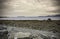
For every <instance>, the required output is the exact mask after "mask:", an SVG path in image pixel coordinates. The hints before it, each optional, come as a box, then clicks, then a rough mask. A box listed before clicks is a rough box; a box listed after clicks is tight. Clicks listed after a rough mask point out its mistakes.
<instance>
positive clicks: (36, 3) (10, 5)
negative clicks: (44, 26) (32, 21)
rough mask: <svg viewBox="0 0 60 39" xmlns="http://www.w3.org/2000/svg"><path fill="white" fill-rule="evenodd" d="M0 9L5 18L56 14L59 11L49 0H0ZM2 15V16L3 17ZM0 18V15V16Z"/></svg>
mask: <svg viewBox="0 0 60 39" xmlns="http://www.w3.org/2000/svg"><path fill="white" fill-rule="evenodd" d="M1 1H2V3H0V4H1V8H0V11H2V13H3V15H5V16H39V15H43V16H44V15H52V14H58V12H59V9H58V8H57V7H56V6H57V5H56V6H55V7H54V3H55V2H52V1H51V0H43V1H42V0H5V1H4V0H1ZM3 15H2V16H3ZM0 16H1V15H0Z"/></svg>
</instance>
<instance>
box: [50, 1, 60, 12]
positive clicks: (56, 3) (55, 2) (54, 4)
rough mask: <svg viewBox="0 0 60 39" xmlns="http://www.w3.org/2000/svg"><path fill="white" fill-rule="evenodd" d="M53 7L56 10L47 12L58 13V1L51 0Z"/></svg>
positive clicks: (59, 6)
mask: <svg viewBox="0 0 60 39" xmlns="http://www.w3.org/2000/svg"><path fill="white" fill-rule="evenodd" d="M53 6H54V7H56V8H57V9H56V10H53V11H49V12H54V13H60V0H53Z"/></svg>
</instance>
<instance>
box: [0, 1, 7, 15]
mask: <svg viewBox="0 0 60 39" xmlns="http://www.w3.org/2000/svg"><path fill="white" fill-rule="evenodd" d="M6 1H7V0H0V15H3V9H4V8H5V5H4V3H5V2H6Z"/></svg>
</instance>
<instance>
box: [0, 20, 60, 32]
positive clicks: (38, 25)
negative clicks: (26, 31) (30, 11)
mask: <svg viewBox="0 0 60 39" xmlns="http://www.w3.org/2000/svg"><path fill="white" fill-rule="evenodd" d="M0 24H4V25H10V26H15V27H26V28H32V29H37V30H49V31H56V32H60V20H43V21H40V20H0Z"/></svg>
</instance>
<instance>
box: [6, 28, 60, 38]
mask: <svg viewBox="0 0 60 39" xmlns="http://www.w3.org/2000/svg"><path fill="white" fill-rule="evenodd" d="M7 30H8V31H9V39H13V37H14V33H17V32H25V33H26V32H29V33H31V35H32V36H33V38H34V39H60V38H59V36H60V33H53V32H49V31H42V30H41V31H40V30H34V29H28V28H21V27H20V28H19V27H7Z"/></svg>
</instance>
